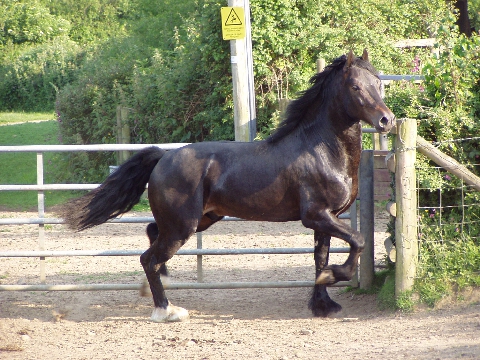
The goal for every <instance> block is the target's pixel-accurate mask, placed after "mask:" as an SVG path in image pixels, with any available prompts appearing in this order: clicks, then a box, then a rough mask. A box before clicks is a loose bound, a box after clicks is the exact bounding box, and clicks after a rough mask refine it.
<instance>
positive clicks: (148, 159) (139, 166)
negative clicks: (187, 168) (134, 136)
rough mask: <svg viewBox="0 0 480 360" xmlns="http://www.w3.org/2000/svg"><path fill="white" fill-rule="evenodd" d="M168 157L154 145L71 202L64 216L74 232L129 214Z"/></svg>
mask: <svg viewBox="0 0 480 360" xmlns="http://www.w3.org/2000/svg"><path fill="white" fill-rule="evenodd" d="M164 154H165V150H162V149H160V148H158V147H155V146H152V147H149V148H146V149H143V150H141V151H139V152H138V153H137V154H135V155H134V156H132V157H131V158H130V159H128V160H127V161H126V162H125V163H124V164H123V165H121V166H120V167H119V168H118V169H117V170H116V171H115V172H114V173H113V174H111V175H110V176H109V177H108V178H107V179H106V180H105V181H104V182H103V183H102V184H101V185H100V186H99V187H98V188H96V189H95V190H92V191H91V192H89V193H88V194H86V195H84V196H82V197H80V198H77V199H74V200H71V201H69V202H68V203H67V204H66V205H65V206H64V207H63V208H62V209H61V210H60V214H61V216H62V217H63V218H64V220H65V223H66V224H67V225H68V226H69V227H70V228H72V229H74V230H77V231H81V230H85V229H88V228H90V227H93V226H96V225H100V224H103V223H104V222H106V221H107V220H109V219H112V218H114V217H117V216H118V215H120V214H123V213H126V212H127V211H129V210H131V209H132V207H133V206H134V205H135V204H137V203H138V202H139V201H140V197H141V196H142V194H143V192H144V191H145V186H146V185H147V183H148V180H149V178H150V174H151V173H152V171H153V169H154V167H155V165H157V163H158V161H159V160H160V159H161V157H162V156H163V155H164Z"/></svg>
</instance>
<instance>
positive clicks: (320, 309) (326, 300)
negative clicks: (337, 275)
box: [308, 231, 342, 317]
mask: <svg viewBox="0 0 480 360" xmlns="http://www.w3.org/2000/svg"><path fill="white" fill-rule="evenodd" d="M314 241H315V248H314V255H313V256H314V259H315V279H317V278H318V277H319V276H320V273H321V272H322V270H323V269H324V268H325V266H327V265H328V257H329V252H330V236H329V235H327V234H324V233H322V232H319V231H315V235H314ZM308 307H309V309H310V310H312V313H313V315H314V316H322V317H327V316H329V315H330V314H334V313H337V312H339V311H340V310H342V307H341V306H340V304H337V303H336V302H335V301H333V300H332V299H330V296H329V295H328V292H327V286H326V285H323V284H315V287H314V288H313V294H312V297H311V299H310V302H309V304H308Z"/></svg>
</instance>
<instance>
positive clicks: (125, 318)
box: [0, 212, 480, 360]
mask: <svg viewBox="0 0 480 360" xmlns="http://www.w3.org/2000/svg"><path fill="white" fill-rule="evenodd" d="M31 215H33V214H25V213H22V214H10V213H5V212H3V213H0V216H2V217H13V216H17V217H28V216H31ZM141 215H144V214H141ZM33 216H34V215H33ZM385 222H386V219H385V218H383V219H382V218H380V219H379V221H378V224H376V229H377V230H378V232H376V233H375V242H376V244H377V245H376V262H377V263H381V262H382V260H383V258H384V249H383V240H384V239H385V238H386V234H385V233H384V229H385ZM144 227H145V226H144V225H143V224H131V225H125V224H106V225H101V226H98V227H96V228H94V229H90V230H87V231H85V232H82V233H72V232H70V231H67V230H66V229H65V228H64V227H63V226H61V225H54V226H47V228H46V249H48V250H60V249H64V250H69V249H70V250H71V249H79V250H80V249H142V248H145V247H146V246H147V238H146V236H145V235H144ZM37 233H38V229H37V227H36V226H34V225H24V226H2V227H1V228H0V249H1V250H20V249H23V250H33V249H36V248H37ZM338 245H342V244H341V242H338V243H334V244H333V246H338ZM195 246H196V241H195V239H191V240H190V241H189V242H188V243H187V244H186V245H185V248H194V247H195ZM311 246H313V235H312V232H311V231H310V230H308V229H304V228H303V227H302V226H301V225H300V224H297V223H288V224H269V223H252V222H222V223H219V224H216V225H215V226H214V227H212V228H211V229H210V230H208V231H207V232H205V233H204V247H205V248H224V247H235V248H237V247H246V248H252V247H311ZM344 256H345V255H336V254H335V255H332V257H331V263H341V262H343V259H344ZM169 265H170V266H169V267H170V271H171V273H172V275H173V278H174V281H175V282H192V281H196V276H197V275H196V257H195V256H176V257H174V258H173V259H172V260H171V261H170V263H169ZM203 265H204V281H208V282H214V281H226V280H227V279H228V280H229V281H247V280H250V281H276V280H282V281H286V280H313V278H314V266H313V256H312V255H311V254H310V255H241V256H215V257H214V256H206V257H205V258H204V260H203ZM38 274H39V261H38V259H30V258H28V259H27V258H0V283H1V284H36V283H39V280H38ZM46 276H47V283H49V284H71V283H132V284H139V283H141V282H142V281H143V278H144V276H143V271H142V269H141V266H140V263H139V260H138V257H137V256H132V257H75V258H73V257H72V258H47V260H46ZM310 291H311V290H310V289H306V288H294V289H239V290H171V291H168V292H167V295H168V296H169V299H170V300H171V301H172V303H173V304H175V305H178V306H182V307H185V308H187V309H188V310H189V311H190V319H189V320H188V321H186V322H183V323H169V324H157V323H152V322H150V321H149V317H150V314H151V311H152V306H153V305H152V300H151V298H142V297H140V296H139V294H138V292H137V291H104V292H103V291H102V292H100V291H90V292H81V291H64V292H53V291H49V292H0V359H147V358H148V359H150V358H152V357H156V358H163V359H212V360H220V359H222V360H223V359H247V358H262V359H285V360H286V359H313V358H318V357H319V358H323V359H342V360H343V359H345V358H349V359H389V358H390V359H460V358H461V359H480V301H479V299H480V297H479V294H478V291H477V292H471V293H469V294H464V298H465V299H464V301H462V302H461V303H456V304H455V305H452V304H446V303H445V304H444V305H443V307H441V308H439V309H435V310H429V309H419V310H417V311H416V312H414V313H412V314H402V313H398V312H390V311H380V310H378V308H377V304H376V299H375V296H372V295H354V294H353V293H351V292H345V290H344V289H339V288H332V289H330V290H329V292H330V294H331V297H332V298H333V299H334V300H335V301H337V302H339V303H340V304H341V305H342V306H343V311H341V312H340V313H338V314H336V316H334V317H331V318H327V319H323V318H313V317H312V316H311V313H310V311H309V310H308V308H307V302H308V298H309V296H310Z"/></svg>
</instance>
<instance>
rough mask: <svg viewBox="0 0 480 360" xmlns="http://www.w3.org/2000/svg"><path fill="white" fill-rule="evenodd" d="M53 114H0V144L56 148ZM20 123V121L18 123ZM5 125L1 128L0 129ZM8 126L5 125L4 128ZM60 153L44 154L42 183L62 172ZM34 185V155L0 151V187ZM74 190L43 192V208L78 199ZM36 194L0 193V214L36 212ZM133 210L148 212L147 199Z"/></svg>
mask: <svg viewBox="0 0 480 360" xmlns="http://www.w3.org/2000/svg"><path fill="white" fill-rule="evenodd" d="M49 118H50V119H53V118H54V114H53V113H1V112H0V145H2V146H4V145H58V144H59V141H58V123H57V122H56V121H55V120H49V121H40V122H38V121H39V120H45V119H49ZM22 121H23V122H22ZM2 124H3V125H5V124H7V125H5V126H2ZM8 124H9V125H8ZM62 161H63V158H62V157H61V154H60V153H52V152H46V153H44V159H43V162H44V183H45V184H54V183H57V182H58V181H56V176H55V175H56V174H58V173H59V172H61V171H64V170H62V169H63V167H61V166H59V165H60V164H61V163H62ZM36 183H37V154H36V153H26V152H25V153H24V152H12V153H2V152H0V184H2V185H25V184H36ZM81 193H82V192H78V191H76V192H75V191H65V190H63V191H46V192H45V206H46V207H47V208H48V207H51V206H54V205H57V204H61V203H64V202H65V201H66V200H68V199H71V198H72V197H76V196H79V194H81ZM37 206H38V203H37V192H36V191H0V211H2V210H6V211H32V210H33V211H36V210H37ZM134 210H135V211H149V210H150V206H149V204H148V200H146V199H142V200H141V202H140V203H139V204H137V205H136V206H135V207H134Z"/></svg>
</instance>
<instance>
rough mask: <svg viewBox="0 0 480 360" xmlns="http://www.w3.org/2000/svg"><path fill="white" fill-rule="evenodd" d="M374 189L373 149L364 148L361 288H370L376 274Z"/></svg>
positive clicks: (362, 165)
mask: <svg viewBox="0 0 480 360" xmlns="http://www.w3.org/2000/svg"><path fill="white" fill-rule="evenodd" d="M373 197H374V191H373V150H363V151H362V155H361V158H360V233H361V234H362V235H363V238H364V239H365V248H364V249H363V252H362V255H360V289H370V288H371V287H372V285H373V275H374V259H375V256H374V243H373V238H374V231H375V229H374V226H373V225H374V220H375V219H374V202H373Z"/></svg>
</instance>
